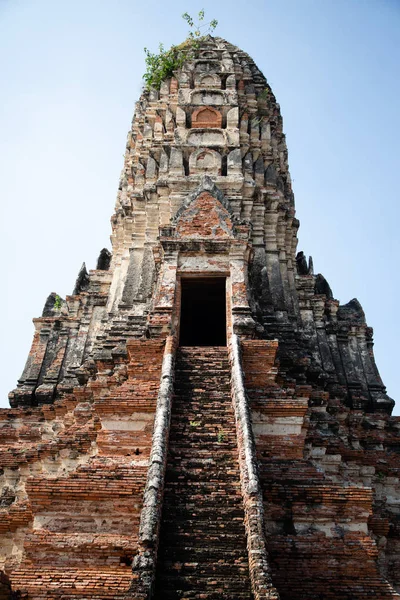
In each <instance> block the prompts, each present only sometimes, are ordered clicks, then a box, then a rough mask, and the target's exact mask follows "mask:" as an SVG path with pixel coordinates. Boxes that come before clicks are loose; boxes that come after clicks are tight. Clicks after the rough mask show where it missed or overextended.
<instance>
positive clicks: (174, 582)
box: [0, 36, 400, 600]
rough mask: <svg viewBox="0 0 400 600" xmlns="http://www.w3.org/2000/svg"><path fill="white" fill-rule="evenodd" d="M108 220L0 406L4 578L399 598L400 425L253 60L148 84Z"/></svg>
mask: <svg viewBox="0 0 400 600" xmlns="http://www.w3.org/2000/svg"><path fill="white" fill-rule="evenodd" d="M111 223H112V236H111V241H112V253H109V252H108V251H107V250H102V252H101V253H100V256H99V260H98V264H97V268H96V269H95V270H92V271H89V272H87V271H86V267H85V266H83V267H82V269H81V271H80V272H79V275H78V279H77V281H76V285H75V289H74V291H73V294H72V295H71V296H67V298H66V299H65V300H63V299H61V298H59V297H58V296H56V295H55V294H51V295H50V296H49V298H48V300H47V302H46V304H45V308H44V311H43V315H42V317H40V318H38V319H35V320H34V324H35V336H34V341H33V345H32V349H31V352H30V355H29V357H28V361H27V364H26V366H25V369H24V372H23V374H22V376H21V379H20V380H19V382H18V386H17V388H16V389H15V390H14V391H13V392H11V394H10V403H11V407H12V409H11V410H3V411H1V412H0V442H1V443H2V449H3V453H2V462H3V464H4V472H3V475H2V478H3V483H2V485H3V495H2V499H3V498H4V502H3V508H2V509H0V510H1V513H0V515H1V517H2V519H3V523H4V526H3V529H2V530H0V531H2V532H3V536H4V538H3V539H4V544H3V548H4V550H3V551H2V554H1V555H0V558H1V561H2V562H1V568H2V569H3V572H4V577H3V579H4V583H0V586H1V585H2V586H3V588H4V590H5V591H4V594H8V593H9V596H8V597H10V598H11V597H12V596H11V594H12V593H16V592H17V591H19V592H20V593H21V594H22V597H24V598H30V599H39V598H40V599H42V598H54V599H58V598H60V599H61V598H72V597H74V598H90V599H96V600H97V599H100V598H103V599H104V598H110V599H111V598H113V599H115V598H135V599H136V600H140V599H141V600H144V599H145V598H146V599H150V598H156V599H158V598H163V599H164V598H171V599H172V598H206V599H210V600H211V599H212V598H221V599H226V600H227V599H228V598H235V599H239V598H246V599H248V600H250V599H252V598H256V599H261V598H270V599H276V598H279V597H280V598H282V599H284V600H286V599H289V598H291V599H292V600H293V599H296V600H297V599H298V600H303V599H304V600H305V599H306V598H307V600H310V599H311V600H314V599H315V600H321V599H325V598H326V599H328V598H337V597H338V596H339V595H340V597H343V598H352V599H360V600H361V599H366V598H369V597H371V598H382V599H383V598H385V599H386V598H400V596H399V595H398V591H399V589H400V579H399V573H400V525H399V518H400V517H399V514H400V513H399V508H398V507H399V505H400V486H399V473H398V470H399V467H398V457H399V448H400V419H398V418H395V417H391V416H390V414H391V410H392V407H393V404H394V403H393V401H392V400H391V399H390V398H389V397H388V396H387V395H386V391H385V387H384V385H383V383H382V381H381V379H380V376H379V373H378V370H377V367H376V364H375V360H374V356H373V351H372V330H371V329H370V328H369V327H368V326H367V324H366V322H365V317H364V313H363V310H362V308H361V305H360V304H359V302H358V301H357V300H356V299H354V300H352V301H351V302H349V303H348V304H346V305H344V306H340V305H339V302H338V301H337V300H335V299H334V297H333V294H332V292H331V289H330V287H329V284H328V283H327V281H326V279H325V278H324V277H323V276H322V275H320V274H318V275H315V274H314V272H313V267H312V260H311V259H309V260H308V261H307V260H306V258H305V257H304V255H303V253H302V252H297V229H298V227H299V222H298V220H297V219H296V217H295V209H294V197H293V191H292V185H291V180H290V175H289V171H288V153H287V148H286V143H285V136H284V134H283V131H282V119H281V116H280V111H279V105H278V104H277V103H276V100H275V97H274V95H273V93H272V91H271V89H270V87H269V85H268V84H267V82H266V80H265V78H264V76H263V75H262V73H261V72H260V71H259V70H258V68H257V67H256V65H255V64H254V62H253V61H252V60H251V58H250V57H249V56H248V55H247V54H245V53H244V52H242V51H241V50H239V49H238V48H236V47H235V46H232V45H231V44H229V43H228V42H226V41H224V40H222V39H220V38H213V37H210V36H208V37H206V38H203V39H202V41H201V45H200V48H199V50H198V51H197V53H196V58H195V59H193V60H190V61H188V62H187V63H185V64H184V65H183V68H182V69H181V70H180V71H179V72H177V73H176V74H175V76H174V77H172V78H171V79H169V80H166V81H164V82H163V83H162V85H161V88H160V90H159V91H156V90H151V91H146V92H144V93H143V95H142V96H141V98H140V100H139V102H138V103H137V105H136V111H135V116H134V118H133V122H132V128H131V130H130V132H129V134H128V139H127V146H126V153H125V161H124V168H123V171H122V174H121V179H120V182H119V189H118V195H117V201H116V206H115V212H114V214H113V216H112V219H111ZM11 590H12V591H11ZM179 594H180V595H179ZM5 597H7V596H5Z"/></svg>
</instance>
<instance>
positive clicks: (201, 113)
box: [192, 106, 222, 128]
mask: <svg viewBox="0 0 400 600" xmlns="http://www.w3.org/2000/svg"><path fill="white" fill-rule="evenodd" d="M221 126H222V115H221V113H220V112H219V111H218V110H216V109H215V108H212V107H211V106H207V107H201V108H198V109H197V110H195V111H194V112H193V114H192V127H200V128H206V127H218V128H220V127H221Z"/></svg>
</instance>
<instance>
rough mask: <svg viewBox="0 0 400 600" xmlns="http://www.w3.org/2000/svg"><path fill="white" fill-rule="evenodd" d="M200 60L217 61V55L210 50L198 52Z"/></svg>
mask: <svg viewBox="0 0 400 600" xmlns="http://www.w3.org/2000/svg"><path fill="white" fill-rule="evenodd" d="M200 58H212V59H215V60H217V59H218V54H217V53H216V52H213V51H212V50H204V51H203V52H200Z"/></svg>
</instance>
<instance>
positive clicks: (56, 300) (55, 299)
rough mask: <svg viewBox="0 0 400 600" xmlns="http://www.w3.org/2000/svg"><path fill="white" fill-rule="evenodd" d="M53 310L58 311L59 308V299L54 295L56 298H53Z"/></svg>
mask: <svg viewBox="0 0 400 600" xmlns="http://www.w3.org/2000/svg"><path fill="white" fill-rule="evenodd" d="M53 308H54V310H60V308H61V298H60V296H58V295H56V297H55V298H54V304H53Z"/></svg>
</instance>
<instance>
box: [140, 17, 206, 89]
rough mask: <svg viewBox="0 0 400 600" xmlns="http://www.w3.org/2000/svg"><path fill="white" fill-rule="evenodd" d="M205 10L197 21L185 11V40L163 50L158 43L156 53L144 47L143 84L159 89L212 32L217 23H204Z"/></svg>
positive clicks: (161, 45)
mask: <svg viewBox="0 0 400 600" xmlns="http://www.w3.org/2000/svg"><path fill="white" fill-rule="evenodd" d="M204 16H205V12H204V9H202V10H201V11H200V12H199V13H198V15H197V18H198V21H197V23H196V22H195V21H194V19H193V18H192V17H191V16H190V15H189V14H188V13H187V12H185V13H184V14H183V15H182V18H183V19H184V20H185V21H186V22H187V24H188V25H189V27H190V30H189V32H188V36H187V38H186V40H185V41H184V42H183V43H182V44H179V45H178V46H171V48H170V49H169V50H165V48H164V46H163V44H161V43H160V44H159V47H158V54H153V53H151V52H150V50H148V48H145V49H144V51H145V54H146V58H145V62H146V73H145V74H144V75H143V79H144V81H145V86H146V87H147V88H155V89H157V90H159V89H160V87H161V84H162V82H163V81H164V80H165V79H168V78H169V77H172V75H173V74H174V72H175V71H176V70H178V69H180V68H181V67H182V65H183V63H184V62H185V61H186V60H188V59H190V58H192V57H193V56H194V55H195V53H196V51H197V50H198V49H199V47H200V44H201V41H202V40H203V39H204V37H205V36H206V35H208V34H211V33H213V31H214V30H215V28H216V27H217V25H218V21H217V20H216V19H212V21H209V22H208V23H204Z"/></svg>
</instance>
